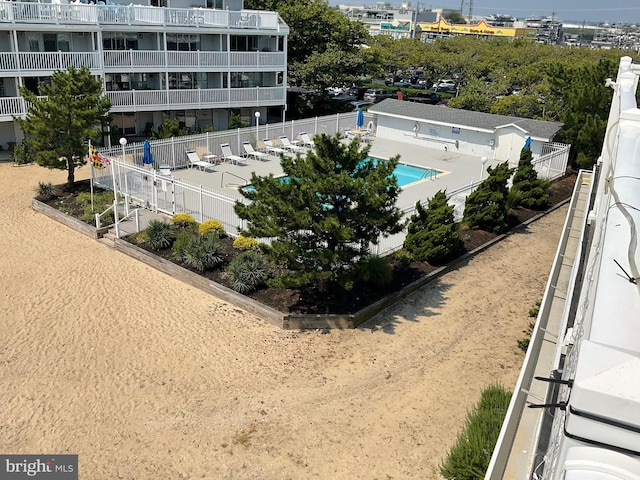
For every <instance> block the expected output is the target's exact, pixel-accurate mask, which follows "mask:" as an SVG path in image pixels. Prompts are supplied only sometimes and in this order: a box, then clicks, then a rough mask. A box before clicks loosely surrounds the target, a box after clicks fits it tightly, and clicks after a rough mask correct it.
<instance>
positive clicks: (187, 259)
mask: <svg viewBox="0 0 640 480" xmlns="http://www.w3.org/2000/svg"><path fill="white" fill-rule="evenodd" d="M189 238H190V239H189V240H184V242H185V245H184V247H183V250H182V261H183V262H184V264H185V265H187V266H189V267H191V268H195V269H196V270H197V271H199V272H204V271H205V270H208V269H212V268H215V267H217V266H218V265H220V264H221V263H222V262H224V248H223V247H222V244H221V243H220V239H219V238H218V236H217V235H207V236H204V237H202V236H199V235H198V236H192V237H189Z"/></svg>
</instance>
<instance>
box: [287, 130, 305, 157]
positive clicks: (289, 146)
mask: <svg viewBox="0 0 640 480" xmlns="http://www.w3.org/2000/svg"><path fill="white" fill-rule="evenodd" d="M280 143H281V144H282V148H284V149H285V150H289V151H290V152H293V153H299V154H300V155H304V154H305V153H307V149H306V148H304V147H298V146H297V145H294V144H293V143H291V142H290V141H289V138H288V137H287V136H286V135H280Z"/></svg>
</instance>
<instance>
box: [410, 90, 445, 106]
mask: <svg viewBox="0 0 640 480" xmlns="http://www.w3.org/2000/svg"><path fill="white" fill-rule="evenodd" d="M407 100H408V101H410V102H416V103H427V104H429V105H435V104H437V103H438V102H439V101H440V100H442V96H440V95H438V94H437V93H435V92H424V93H422V92H420V93H417V94H416V95H414V96H412V97H409V98H407Z"/></svg>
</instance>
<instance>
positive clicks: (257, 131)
mask: <svg viewBox="0 0 640 480" xmlns="http://www.w3.org/2000/svg"><path fill="white" fill-rule="evenodd" d="M253 115H254V116H255V117H256V148H258V140H259V139H260V130H259V129H260V112H256V113H254V114H253Z"/></svg>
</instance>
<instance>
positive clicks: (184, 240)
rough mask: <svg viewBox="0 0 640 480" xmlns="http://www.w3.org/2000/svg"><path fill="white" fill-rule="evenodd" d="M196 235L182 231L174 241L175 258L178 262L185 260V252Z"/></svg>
mask: <svg viewBox="0 0 640 480" xmlns="http://www.w3.org/2000/svg"><path fill="white" fill-rule="evenodd" d="M193 237H194V235H193V234H192V233H189V232H180V233H179V234H178V237H177V238H176V240H175V241H174V242H173V247H171V248H172V250H173V258H175V259H176V261H178V262H184V252H185V250H186V249H187V248H188V247H189V245H190V244H191V241H192V240H193Z"/></svg>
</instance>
